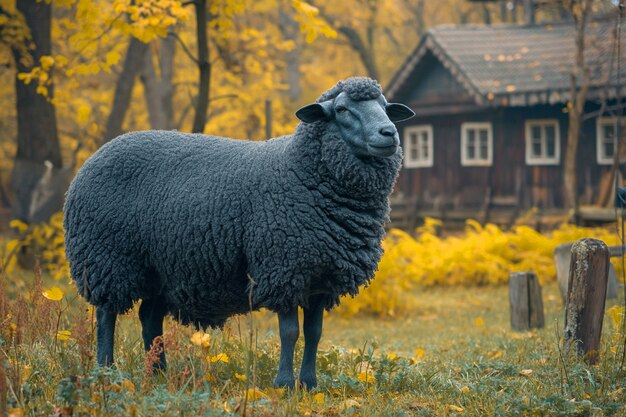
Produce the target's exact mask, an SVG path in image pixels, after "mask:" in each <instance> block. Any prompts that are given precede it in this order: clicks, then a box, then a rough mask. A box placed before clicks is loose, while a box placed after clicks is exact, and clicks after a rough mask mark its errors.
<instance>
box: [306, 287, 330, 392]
mask: <svg viewBox="0 0 626 417" xmlns="http://www.w3.org/2000/svg"><path fill="white" fill-rule="evenodd" d="M323 300H324V299H323V297H322V296H320V295H317V296H313V297H311V298H310V299H309V307H308V308H305V309H304V324H303V325H302V328H303V330H304V355H303V356H302V367H301V368H300V384H302V385H303V386H305V387H306V388H308V389H311V388H315V387H316V386H317V378H316V376H315V359H316V356H317V345H318V344H319V341H320V338H321V337H322V323H323V320H324V303H323Z"/></svg>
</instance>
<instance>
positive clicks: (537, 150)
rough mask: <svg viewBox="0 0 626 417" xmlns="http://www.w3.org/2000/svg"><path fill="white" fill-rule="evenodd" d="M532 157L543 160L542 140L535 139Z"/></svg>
mask: <svg viewBox="0 0 626 417" xmlns="http://www.w3.org/2000/svg"><path fill="white" fill-rule="evenodd" d="M532 156H533V157H535V158H541V141H540V140H534V139H533V143H532Z"/></svg>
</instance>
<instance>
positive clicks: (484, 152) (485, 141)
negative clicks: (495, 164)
mask: <svg viewBox="0 0 626 417" xmlns="http://www.w3.org/2000/svg"><path fill="white" fill-rule="evenodd" d="M480 159H482V160H485V161H486V160H487V159H489V132H488V131H487V129H480Z"/></svg>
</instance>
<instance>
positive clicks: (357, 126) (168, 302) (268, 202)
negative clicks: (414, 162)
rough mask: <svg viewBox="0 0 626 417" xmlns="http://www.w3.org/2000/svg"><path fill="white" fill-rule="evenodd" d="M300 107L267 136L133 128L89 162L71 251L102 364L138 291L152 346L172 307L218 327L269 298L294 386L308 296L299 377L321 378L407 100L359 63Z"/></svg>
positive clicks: (360, 278)
mask: <svg viewBox="0 0 626 417" xmlns="http://www.w3.org/2000/svg"><path fill="white" fill-rule="evenodd" d="M296 115H297V116H298V117H299V118H300V119H301V120H302V123H300V124H299V125H298V127H297V129H296V132H295V134H294V135H290V136H284V137H280V138H276V139H271V140H269V141H267V142H250V141H243V140H231V139H226V138H221V137H214V136H206V135H200V134H185V133H180V132H170V131H146V132H133V133H128V134H125V135H122V136H120V137H118V138H116V139H114V140H112V141H111V142H109V143H107V144H106V145H104V146H103V147H102V148H101V149H100V150H98V151H97V152H96V153H95V154H94V155H93V156H92V157H91V158H90V159H89V160H88V161H87V162H86V163H85V164H84V166H83V167H82V168H81V169H80V171H79V172H78V174H77V175H76V178H75V179H74V181H73V182H72V184H71V186H70V189H69V191H68V193H67V199H66V202H65V229H66V232H67V233H66V250H67V257H68V259H69V263H70V268H71V274H72V277H73V279H74V282H75V283H76V285H77V287H78V290H79V292H80V293H81V294H82V295H83V296H84V297H85V298H86V299H87V301H89V302H90V303H92V304H93V305H95V306H96V307H97V309H96V312H97V337H98V363H99V364H100V365H108V364H111V363H112V361H113V334H114V329H115V321H116V316H117V315H118V314H120V313H123V312H125V311H127V310H129V309H130V308H131V307H132V306H133V304H134V303H135V302H136V301H138V300H139V299H141V300H142V303H141V306H140V308H139V318H140V320H141V324H142V329H143V331H142V333H143V338H144V345H145V348H146V349H149V348H150V346H151V344H152V342H153V340H154V338H155V337H157V336H159V335H161V334H162V331H163V318H164V317H165V315H167V314H171V315H172V316H173V317H174V318H175V319H178V320H180V321H181V322H182V323H192V324H195V325H196V326H199V327H206V326H212V327H220V326H222V325H223V324H224V322H225V321H226V319H227V318H229V317H230V316H233V315H236V314H241V313H246V312H248V311H249V310H250V308H252V309H254V310H256V309H259V308H261V307H265V308H268V309H270V310H272V311H275V312H277V313H278V319H279V327H280V339H281V357H280V366H279V370H278V375H277V377H276V380H275V385H276V386H287V387H292V386H293V385H294V382H295V381H294V374H293V353H294V346H295V344H296V341H297V339H298V336H299V325H298V306H301V307H303V308H304V337H305V348H304V349H305V352H304V359H303V362H302V368H301V371H300V381H301V383H302V384H304V385H306V386H307V387H309V388H310V387H314V386H315V385H316V377H315V357H316V352H317V344H318V342H319V339H320V336H321V331H322V318H323V311H324V309H331V308H332V307H334V306H335V305H337V304H338V303H339V298H340V296H342V295H345V294H350V295H353V296H354V295H356V294H357V293H358V291H359V287H360V286H361V285H364V284H367V283H368V282H369V281H370V280H371V279H372V277H373V276H374V272H375V271H376V269H377V264H378V261H379V259H380V257H381V254H382V249H381V239H382V238H383V235H384V228H383V227H384V224H385V221H386V220H387V219H388V212H389V204H388V196H389V193H390V192H391V190H392V188H393V185H394V182H395V179H396V176H397V174H398V170H399V168H400V164H401V159H402V158H401V151H400V148H399V138H398V133H397V130H396V128H395V126H394V125H393V123H392V121H398V120H402V119H406V118H409V117H411V116H413V112H412V111H411V110H410V109H408V108H407V107H406V106H403V105H401V104H393V103H387V102H386V100H385V98H384V97H383V95H382V91H381V88H380V85H379V84H378V83H377V82H376V81H374V80H371V79H368V78H350V79H348V80H346V81H344V82H339V83H338V84H337V85H336V86H335V87H333V88H332V89H330V90H328V91H327V92H325V93H324V94H323V95H322V96H321V97H320V98H319V99H318V100H317V102H316V103H314V104H311V105H308V106H305V107H303V108H302V109H300V110H299V111H298V112H297V113H296ZM250 302H251V305H250ZM159 365H160V366H164V365H165V356H164V354H162V355H161V358H160V364H159Z"/></svg>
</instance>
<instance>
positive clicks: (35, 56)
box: [11, 0, 65, 222]
mask: <svg viewBox="0 0 626 417" xmlns="http://www.w3.org/2000/svg"><path fill="white" fill-rule="evenodd" d="M17 9H18V11H19V12H20V13H22V15H23V16H24V18H25V21H26V24H27V25H28V27H29V28H30V34H31V38H32V41H33V44H34V47H33V48H32V49H31V50H30V53H31V56H32V60H29V59H22V58H26V57H24V56H23V55H22V51H23V50H20V49H18V48H17V47H16V48H14V49H13V55H14V58H15V63H16V66H17V73H20V72H30V70H31V69H32V66H33V65H38V64H39V60H40V58H41V57H42V56H43V55H50V54H51V49H52V48H51V38H50V36H51V19H52V6H51V4H50V3H49V2H48V3H47V2H43V1H37V0H20V1H18V2H17ZM37 86H38V82H37V80H33V81H32V82H30V83H29V84H26V83H24V82H23V81H22V80H19V79H18V78H17V74H16V78H15V91H16V98H17V99H16V106H17V155H16V158H15V164H14V168H13V173H12V181H11V182H12V187H13V189H14V191H15V204H14V207H13V210H14V216H15V217H17V218H19V219H21V220H24V221H26V222H33V221H41V220H47V219H48V218H49V217H50V216H51V215H52V214H53V213H54V212H56V211H59V210H61V208H62V205H63V195H64V193H65V186H62V185H61V186H60V187H58V188H55V189H50V190H48V191H49V193H48V194H47V197H46V198H47V199H46V201H45V202H44V203H45V204H41V203H42V200H41V198H37V196H35V194H36V188H37V186H38V184H40V182H41V180H42V176H43V175H44V173H46V172H50V173H51V174H50V175H51V177H54V178H56V177H57V175H56V174H57V173H59V172H61V167H62V160H61V148H60V145H59V137H58V133H57V123H56V115H55V109H54V105H53V104H52V102H51V101H50V99H52V98H53V96H54V89H53V85H52V84H49V85H48V86H47V89H48V97H45V96H43V95H41V94H39V93H37ZM46 162H47V166H48V167H46V165H44V163H46ZM54 178H53V179H54ZM40 197H41V196H40ZM33 200H38V201H39V204H37V205H35V206H33Z"/></svg>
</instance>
